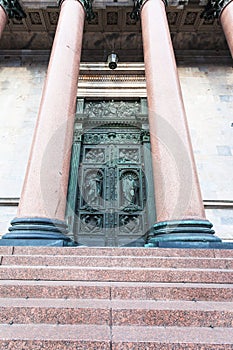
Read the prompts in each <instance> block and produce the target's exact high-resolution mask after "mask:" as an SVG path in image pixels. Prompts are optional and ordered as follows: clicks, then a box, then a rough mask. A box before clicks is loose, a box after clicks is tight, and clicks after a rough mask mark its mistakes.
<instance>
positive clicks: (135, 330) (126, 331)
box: [112, 326, 233, 344]
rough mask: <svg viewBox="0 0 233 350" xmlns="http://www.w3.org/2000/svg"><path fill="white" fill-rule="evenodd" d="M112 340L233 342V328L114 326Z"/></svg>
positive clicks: (133, 341)
mask: <svg viewBox="0 0 233 350" xmlns="http://www.w3.org/2000/svg"><path fill="white" fill-rule="evenodd" d="M112 341H113V342H132V343H135V342H145V341H146V342H160V343H189V344H190V343H202V344H233V328H220V327H216V328H214V329H212V328H209V327H156V326H114V327H113V329H112Z"/></svg>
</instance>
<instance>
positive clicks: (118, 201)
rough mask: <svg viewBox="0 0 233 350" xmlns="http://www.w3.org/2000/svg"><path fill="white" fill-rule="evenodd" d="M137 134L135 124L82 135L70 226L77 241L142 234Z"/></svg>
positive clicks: (120, 242)
mask: <svg viewBox="0 0 233 350" xmlns="http://www.w3.org/2000/svg"><path fill="white" fill-rule="evenodd" d="M141 138H142V136H141V132H140V130H138V129H136V128H128V129H126V128H124V129H121V128H112V129H111V128H110V129H109V128H108V129H103V128H102V129H101V128H100V129H99V130H98V129H96V130H91V131H89V132H86V133H85V134H84V135H83V142H82V148H81V162H80V166H79V172H78V194H77V200H76V215H75V217H76V220H75V225H74V226H75V227H74V231H75V236H76V237H77V239H78V242H79V243H81V244H84V245H88V246H124V245H134V242H135V241H137V240H139V241H140V237H142V236H143V235H144V234H145V233H146V231H147V226H148V225H147V218H146V211H145V203H146V192H147V190H146V179H145V174H144V160H143V158H144V151H143V146H142V143H141ZM141 241H143V240H142V239H141Z"/></svg>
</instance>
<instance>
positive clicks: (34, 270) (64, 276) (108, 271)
mask: <svg viewBox="0 0 233 350" xmlns="http://www.w3.org/2000/svg"><path fill="white" fill-rule="evenodd" d="M0 279H2V280H6V279H9V280H15V279H18V280H55V281H58V280H59V281H100V282H101V281H116V282H117V281H118V282H172V283H177V282H183V283H190V282H193V283H220V284H221V283H224V284H226V283H232V281H233V270H226V269H221V270H219V269H194V268H192V269H182V268H177V269H166V268H132V267H130V268H121V267H116V268H110V267H95V268H94V267H73V266H71V267H63V266H54V267H51V266H50V267H43V266H32V267H31V266H13V265H12V266H0Z"/></svg>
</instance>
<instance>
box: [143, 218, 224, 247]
mask: <svg viewBox="0 0 233 350" xmlns="http://www.w3.org/2000/svg"><path fill="white" fill-rule="evenodd" d="M212 226H213V225H212V224H211V223H210V222H209V221H208V220H181V221H164V222H158V223H157V224H155V225H154V226H153V229H152V232H151V233H150V234H149V238H148V242H147V244H146V245H145V246H146V247H161V246H164V245H168V246H169V247H171V245H174V246H176V247H177V248H178V247H181V246H184V245H185V246H186V247H188V246H189V247H191V246H192V245H193V246H194V247H198V245H200V244H201V245H203V244H204V245H205V246H209V244H210V243H211V244H212V243H220V242H221V239H220V238H218V237H217V236H214V230H212Z"/></svg>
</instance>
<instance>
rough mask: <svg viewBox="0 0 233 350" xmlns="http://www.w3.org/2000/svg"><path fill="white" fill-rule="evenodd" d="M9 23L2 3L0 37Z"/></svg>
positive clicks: (0, 8)
mask: <svg viewBox="0 0 233 350" xmlns="http://www.w3.org/2000/svg"><path fill="white" fill-rule="evenodd" d="M6 23H7V14H6V12H5V10H4V8H3V7H2V6H1V5H0V39H1V36H2V33H3V30H4V28H5V26H6Z"/></svg>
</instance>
